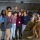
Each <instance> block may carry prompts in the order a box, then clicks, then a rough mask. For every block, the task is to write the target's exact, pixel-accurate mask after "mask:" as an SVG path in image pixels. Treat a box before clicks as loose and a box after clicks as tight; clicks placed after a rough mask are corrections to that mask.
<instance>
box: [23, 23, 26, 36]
mask: <svg viewBox="0 0 40 40" xmlns="http://www.w3.org/2000/svg"><path fill="white" fill-rule="evenodd" d="M25 28H26V25H24V24H22V35H23V31H24V30H25Z"/></svg>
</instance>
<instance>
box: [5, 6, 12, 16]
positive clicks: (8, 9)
mask: <svg viewBox="0 0 40 40" xmlns="http://www.w3.org/2000/svg"><path fill="white" fill-rule="evenodd" d="M8 11H11V7H10V6H8V7H7V11H6V16H7V14H8ZM11 15H12V11H11Z"/></svg>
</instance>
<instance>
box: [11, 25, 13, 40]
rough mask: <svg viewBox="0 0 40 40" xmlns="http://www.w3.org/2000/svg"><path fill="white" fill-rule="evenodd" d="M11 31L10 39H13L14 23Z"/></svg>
mask: <svg viewBox="0 0 40 40" xmlns="http://www.w3.org/2000/svg"><path fill="white" fill-rule="evenodd" d="M10 31H11V35H10V39H12V35H13V24H12V28H11V29H10Z"/></svg>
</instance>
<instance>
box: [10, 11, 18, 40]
mask: <svg viewBox="0 0 40 40" xmlns="http://www.w3.org/2000/svg"><path fill="white" fill-rule="evenodd" d="M16 19H17V13H16V12H14V15H13V16H11V20H12V22H11V23H12V28H11V36H10V40H12V36H13V40H15V30H16Z"/></svg>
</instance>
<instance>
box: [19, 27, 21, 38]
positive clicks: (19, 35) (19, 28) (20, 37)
mask: <svg viewBox="0 0 40 40" xmlns="http://www.w3.org/2000/svg"><path fill="white" fill-rule="evenodd" d="M19 39H21V26H19Z"/></svg>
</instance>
